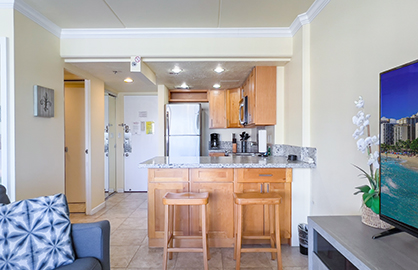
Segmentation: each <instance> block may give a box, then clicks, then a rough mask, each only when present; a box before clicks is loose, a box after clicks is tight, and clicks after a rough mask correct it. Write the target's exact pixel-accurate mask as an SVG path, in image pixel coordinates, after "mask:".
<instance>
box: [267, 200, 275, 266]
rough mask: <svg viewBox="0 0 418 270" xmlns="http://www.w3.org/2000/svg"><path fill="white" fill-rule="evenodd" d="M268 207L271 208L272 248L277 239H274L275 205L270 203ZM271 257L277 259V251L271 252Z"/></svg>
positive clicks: (270, 229) (270, 231) (270, 232)
mask: <svg viewBox="0 0 418 270" xmlns="http://www.w3.org/2000/svg"><path fill="white" fill-rule="evenodd" d="M268 208H269V222H270V225H269V234H270V246H271V247H272V248H274V241H275V240H274V215H273V213H274V205H272V204H270V205H268ZM271 259H272V260H275V259H276V253H275V252H272V253H271Z"/></svg>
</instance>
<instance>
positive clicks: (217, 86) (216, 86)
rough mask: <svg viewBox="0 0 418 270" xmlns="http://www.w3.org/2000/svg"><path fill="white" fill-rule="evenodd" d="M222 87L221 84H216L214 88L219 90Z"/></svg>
mask: <svg viewBox="0 0 418 270" xmlns="http://www.w3.org/2000/svg"><path fill="white" fill-rule="evenodd" d="M220 87H221V85H220V84H219V83H215V84H214V85H213V88H216V89H218V88H220Z"/></svg>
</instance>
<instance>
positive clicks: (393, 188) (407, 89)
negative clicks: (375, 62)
mask: <svg viewBox="0 0 418 270" xmlns="http://www.w3.org/2000/svg"><path fill="white" fill-rule="evenodd" d="M380 110H381V114H380V115H381V119H380V151H381V159H380V162H381V190H380V191H381V197H380V198H381V214H383V215H385V216H387V217H390V218H392V219H395V220H397V221H400V222H402V223H405V224H407V225H409V226H412V227H418V211H417V209H418V63H415V64H412V65H409V66H405V67H402V68H400V69H397V70H392V71H389V72H387V73H382V74H381V107H380Z"/></svg>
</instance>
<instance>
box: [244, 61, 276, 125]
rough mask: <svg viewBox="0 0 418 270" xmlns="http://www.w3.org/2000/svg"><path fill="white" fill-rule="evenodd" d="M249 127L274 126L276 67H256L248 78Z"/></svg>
mask: <svg viewBox="0 0 418 270" xmlns="http://www.w3.org/2000/svg"><path fill="white" fill-rule="evenodd" d="M248 89H249V90H248V102H249V104H248V106H249V108H248V109H249V115H248V116H249V126H252V125H257V126H271V125H275V124H276V67H275V66H272V67H264V66H257V67H255V68H254V69H253V71H252V72H251V74H250V76H249V86H248Z"/></svg>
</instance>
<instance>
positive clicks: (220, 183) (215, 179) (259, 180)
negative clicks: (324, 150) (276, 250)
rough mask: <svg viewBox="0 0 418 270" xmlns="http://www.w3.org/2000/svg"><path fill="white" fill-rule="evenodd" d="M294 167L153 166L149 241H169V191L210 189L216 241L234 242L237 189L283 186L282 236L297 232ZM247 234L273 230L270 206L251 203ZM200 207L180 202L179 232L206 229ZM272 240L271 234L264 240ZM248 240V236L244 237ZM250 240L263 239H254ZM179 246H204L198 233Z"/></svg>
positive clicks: (176, 217) (211, 229)
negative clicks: (166, 216)
mask: <svg viewBox="0 0 418 270" xmlns="http://www.w3.org/2000/svg"><path fill="white" fill-rule="evenodd" d="M291 182H292V169H291V168H249V169H246V168H221V169H216V168H213V169H212V168H210V169H207V168H168V169H166V168H164V169H148V238H149V239H148V245H149V247H163V245H164V205H163V203H162V198H163V196H164V195H165V194H166V193H167V192H177V193H178V192H208V193H209V203H208V210H207V211H208V229H209V246H210V247H233V246H234V235H235V228H234V220H235V217H236V213H237V212H236V209H235V206H234V199H233V195H234V193H246V192H278V193H280V196H281V197H282V204H281V205H280V228H281V230H280V234H281V236H282V237H281V242H282V243H288V244H290V238H291ZM243 215H244V224H245V226H244V228H243V233H244V234H245V235H260V234H261V235H268V233H269V226H270V222H269V216H268V207H266V206H263V205H256V206H251V207H247V208H246V210H245V211H244V213H243ZM200 216H201V213H200V208H199V207H196V206H179V207H176V210H175V213H174V228H175V232H174V233H175V235H200V234H201V220H200ZM264 241H265V243H269V241H268V240H264ZM244 243H245V242H244ZM248 243H263V242H262V241H261V242H260V240H248ZM174 244H175V246H179V247H182V246H192V247H194V246H195V247H198V246H201V245H202V244H201V241H199V240H195V239H179V240H177V241H176V242H175V243H174Z"/></svg>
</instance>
